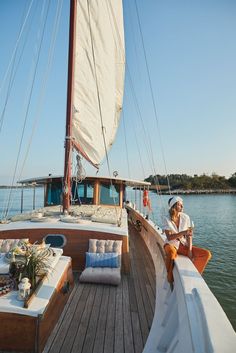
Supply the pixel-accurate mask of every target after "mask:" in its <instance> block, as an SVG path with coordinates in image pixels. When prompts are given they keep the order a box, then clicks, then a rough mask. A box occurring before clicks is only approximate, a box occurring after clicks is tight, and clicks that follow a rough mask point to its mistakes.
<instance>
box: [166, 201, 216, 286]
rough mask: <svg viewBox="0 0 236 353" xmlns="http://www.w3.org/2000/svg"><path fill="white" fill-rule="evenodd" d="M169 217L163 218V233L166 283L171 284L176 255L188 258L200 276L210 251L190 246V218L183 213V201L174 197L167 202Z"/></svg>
mask: <svg viewBox="0 0 236 353" xmlns="http://www.w3.org/2000/svg"><path fill="white" fill-rule="evenodd" d="M168 206H169V215H168V216H167V217H166V218H165V223H164V227H163V228H164V231H165V234H166V237H167V239H166V241H165V243H164V250H165V253H166V269H167V279H168V282H170V283H172V282H173V281H174V278H173V266H174V259H175V258H176V257H177V254H180V255H185V256H188V257H189V258H190V259H191V260H192V262H193V264H194V266H195V267H196V268H197V270H198V271H199V272H200V273H201V274H202V273H203V271H204V269H205V267H206V265H207V263H208V261H209V260H210V259H211V253H210V251H208V250H206V249H201V248H198V247H196V246H192V232H193V231H192V228H191V222H190V218H189V216H188V215H187V214H185V213H183V200H182V199H181V197H179V196H174V197H172V198H170V199H169V201H168Z"/></svg>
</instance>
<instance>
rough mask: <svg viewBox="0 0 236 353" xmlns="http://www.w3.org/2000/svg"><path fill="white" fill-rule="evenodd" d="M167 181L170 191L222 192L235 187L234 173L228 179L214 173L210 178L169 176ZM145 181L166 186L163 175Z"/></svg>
mask: <svg viewBox="0 0 236 353" xmlns="http://www.w3.org/2000/svg"><path fill="white" fill-rule="evenodd" d="M168 179H169V183H170V187H171V189H172V190H175V189H183V190H222V189H223V190H224V189H230V188H235V187H236V173H234V174H232V176H231V177H230V178H229V179H226V178H225V177H224V176H220V175H217V174H216V173H212V175H211V176H209V175H206V174H202V175H200V176H198V175H196V174H195V175H194V176H193V177H192V176H189V175H187V174H170V175H168ZM145 181H148V182H150V183H151V184H155V185H161V186H164V185H166V186H167V177H166V176H165V175H155V176H154V175H150V176H149V177H148V178H146V179H145Z"/></svg>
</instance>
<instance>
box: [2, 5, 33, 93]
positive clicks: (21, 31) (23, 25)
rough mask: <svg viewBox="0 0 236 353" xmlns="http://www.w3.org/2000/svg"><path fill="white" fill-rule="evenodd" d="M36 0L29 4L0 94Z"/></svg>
mask: <svg viewBox="0 0 236 353" xmlns="http://www.w3.org/2000/svg"><path fill="white" fill-rule="evenodd" d="M33 2H34V0H32V1H31V3H30V6H29V9H28V12H27V14H26V17H25V20H24V23H23V24H22V27H21V30H20V33H19V35H18V38H17V41H16V45H15V48H14V50H13V53H12V56H11V59H10V61H9V64H8V67H7V70H6V73H5V76H4V77H3V80H2V84H1V86H0V95H1V91H2V88H3V86H4V84H5V81H6V78H7V75H8V71H9V70H10V67H11V65H12V61H13V60H14V57H15V52H16V51H17V48H18V45H19V42H20V39H21V36H22V33H23V31H24V27H25V25H26V22H27V19H28V16H29V14H30V11H31V7H32V4H33Z"/></svg>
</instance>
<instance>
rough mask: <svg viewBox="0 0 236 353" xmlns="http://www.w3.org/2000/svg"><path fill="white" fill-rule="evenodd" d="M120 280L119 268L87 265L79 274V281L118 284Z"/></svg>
mask: <svg viewBox="0 0 236 353" xmlns="http://www.w3.org/2000/svg"><path fill="white" fill-rule="evenodd" d="M120 281H121V274H120V268H119V267H118V268H110V267H96V268H94V267H87V268H86V269H85V270H84V271H83V272H82V273H81V276H80V282H90V283H104V284H113V285H116V286H117V285H118V284H119V283H120Z"/></svg>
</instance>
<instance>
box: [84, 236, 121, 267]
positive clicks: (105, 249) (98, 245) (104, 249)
mask: <svg viewBox="0 0 236 353" xmlns="http://www.w3.org/2000/svg"><path fill="white" fill-rule="evenodd" d="M88 252H96V253H110V252H116V253H118V254H119V266H121V252H122V240H102V239H89V250H88Z"/></svg>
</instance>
